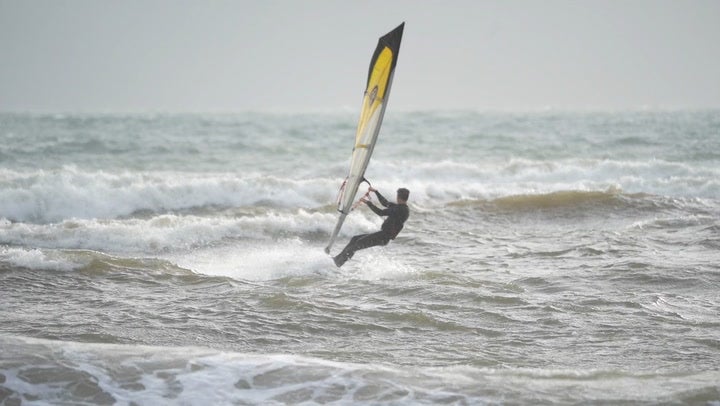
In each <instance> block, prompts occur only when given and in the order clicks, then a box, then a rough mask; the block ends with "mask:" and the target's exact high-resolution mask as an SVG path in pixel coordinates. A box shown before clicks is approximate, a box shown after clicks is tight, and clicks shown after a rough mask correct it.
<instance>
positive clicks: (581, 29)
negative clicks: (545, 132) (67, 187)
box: [0, 0, 720, 112]
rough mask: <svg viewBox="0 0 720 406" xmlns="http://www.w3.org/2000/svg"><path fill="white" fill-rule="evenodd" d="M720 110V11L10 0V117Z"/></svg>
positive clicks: (615, 4) (4, 9)
mask: <svg viewBox="0 0 720 406" xmlns="http://www.w3.org/2000/svg"><path fill="white" fill-rule="evenodd" d="M402 21H405V22H406V26H405V35H404V38H403V44H402V46H401V51H400V59H399V62H398V67H397V73H396V76H395V82H394V85H393V93H392V96H391V98H392V102H391V108H392V109H393V110H415V109H433V108H442V109H458V108H462V109H480V110H536V109H544V108H548V107H552V108H557V109H636V108H644V107H649V108H670V109H677V108H719V107H720V46H718V43H719V41H720V1H718V0H715V1H709V0H708V1H691V0H688V1H680V0H678V1H675V0H670V1H611V0H607V1H481V0H467V1H422V0H421V1H410V0H408V1H391V0H383V1H378V0H364V1H340V0H338V1H327V0H326V1H320V0H313V1H309V0H308V1H299V0H298V1H294V0H286V1H199V0H198V1H169V0H168V1H160V0H148V1H145V0H129V1H114V2H110V1H100V0H97V1H90V0H84V1H81V0H78V1H62V0H60V1H51V0H46V1H37V0H30V1H23V0H0V111H33V112H77V111H84V112H146V111H161V112H165V111H171V112H173V111H179V112H191V111H199V112H208V111H211V112H236V111H245V110H268V111H318V110H320V111H328V110H329V111H332V110H339V109H348V110H351V111H355V110H356V109H357V108H358V107H359V104H360V100H361V97H362V90H363V89H362V87H363V85H364V82H365V79H366V78H365V76H366V74H367V67H368V63H369V58H370V56H371V54H372V51H373V50H374V47H375V45H376V43H377V38H378V37H379V36H380V35H382V34H385V33H386V32H388V31H390V30H391V29H392V28H394V27H395V26H396V25H398V24H399V23H400V22H402Z"/></svg>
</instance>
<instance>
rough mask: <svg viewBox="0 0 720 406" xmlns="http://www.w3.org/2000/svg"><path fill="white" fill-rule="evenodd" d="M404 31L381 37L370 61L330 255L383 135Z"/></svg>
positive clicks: (330, 243) (329, 245)
mask: <svg viewBox="0 0 720 406" xmlns="http://www.w3.org/2000/svg"><path fill="white" fill-rule="evenodd" d="M404 28H405V23H404V22H403V23H402V24H400V25H399V26H397V28H395V29H394V30H392V31H390V32H389V33H387V34H385V35H383V36H382V37H380V39H379V40H378V44H377V47H376V48H375V52H374V53H373V56H372V59H370V69H369V71H368V78H367V84H366V86H365V95H364V96H363V102H362V109H361V110H360V120H359V122H358V126H357V132H356V133H355V146H354V147H353V151H352V157H351V158H350V172H349V173H348V176H347V178H346V179H345V182H344V183H343V186H342V187H341V190H340V196H339V197H338V211H339V212H340V217H339V218H338V221H337V224H336V225H335V229H334V230H333V233H332V236H331V237H330V242H329V243H328V245H327V247H326V248H325V252H326V253H328V254H329V253H330V248H332V246H333V244H334V243H335V239H336V238H337V235H338V233H339V232H340V229H341V228H342V225H343V222H344V221H345V217H346V216H347V215H348V214H350V211H351V210H352V206H353V202H354V201H355V195H356V194H357V190H358V187H359V186H360V183H362V182H363V180H364V176H365V170H366V169H367V167H368V164H369V163H370V157H371V156H372V153H373V149H374V148H375V142H376V141H377V137H378V133H379V132H380V126H381V125H382V121H383V116H384V115H385V108H386V107H387V103H388V98H389V96H390V87H391V85H392V81H393V76H394V74H395V65H396V64H397V59H398V54H399V53H400V41H401V40H402V34H403V29H404Z"/></svg>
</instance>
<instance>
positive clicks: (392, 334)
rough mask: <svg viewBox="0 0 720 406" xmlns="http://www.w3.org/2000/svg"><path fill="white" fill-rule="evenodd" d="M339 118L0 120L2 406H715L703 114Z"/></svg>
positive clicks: (718, 162) (719, 272) (715, 195)
mask: <svg viewBox="0 0 720 406" xmlns="http://www.w3.org/2000/svg"><path fill="white" fill-rule="evenodd" d="M391 107H392V106H391ZM357 119H358V116H357V113H355V112H352V111H344V110H342V111H335V112H318V113H297V114H291V113H277V112H276V113H258V112H254V113H253V112H247V113H237V114H165V113H148V114H11V113H4V114H0V404H2V405H6V406H10V405H285V404H304V405H313V404H333V405H344V404H357V405H444V404H449V405H486V404H487V405H505V404H507V405H530V404H554V405H555V404H568V405H570V404H596V405H597V404H640V405H644V404H653V405H654V404H667V405H681V404H682V405H685V404H689V405H714V406H718V405H720V111H717V110H704V111H654V110H637V111H619V112H564V111H553V110H547V111H537V112H517V113H512V112H478V111H417V112H396V111H393V110H392V108H390V109H389V110H388V112H387V114H386V116H385V121H384V125H383V128H382V130H381V132H380V137H379V140H378V143H377V145H376V147H375V153H374V155H373V159H372V160H371V161H370V165H369V167H368V170H367V172H366V178H367V179H368V180H369V181H370V182H371V183H372V185H373V186H374V187H375V188H377V189H378V190H379V191H380V192H381V193H382V194H383V195H384V196H386V197H388V198H390V199H391V200H392V199H394V197H395V191H396V190H397V188H400V187H405V188H408V189H409V190H410V199H409V207H410V218H409V220H408V221H407V223H406V224H405V228H404V230H403V231H402V233H401V234H400V235H399V236H398V237H397V239H395V240H394V241H392V242H390V243H389V244H388V245H386V246H383V247H374V248H369V249H367V250H363V251H359V252H358V253H356V254H355V256H354V257H353V258H352V259H351V260H350V261H348V262H347V263H346V264H345V265H344V266H343V267H342V268H337V267H336V266H335V265H334V263H333V261H332V260H331V258H330V257H329V256H328V255H327V254H325V253H324V251H323V249H324V247H325V246H326V245H327V243H328V240H329V237H330V234H331V232H332V230H333V227H334V225H335V222H336V221H337V218H338V212H337V206H336V198H337V193H338V189H339V187H340V185H341V184H342V182H343V179H344V178H345V176H346V174H347V171H348V168H349V161H350V154H351V150H352V148H353V144H354V136H355V128H356V125H357ZM365 188H366V186H365V185H363V186H361V190H360V193H358V198H359V197H360V195H362V194H363V193H364V192H365V190H364V189H365ZM376 202H377V201H376ZM381 223H382V218H380V217H378V216H377V215H375V214H374V213H373V212H371V211H370V210H369V209H368V208H367V207H365V206H359V207H358V208H357V209H355V210H354V211H353V212H352V213H351V214H350V215H349V216H348V217H347V220H346V221H345V224H344V226H343V228H342V230H341V232H340V235H339V238H338V241H337V243H336V244H335V246H334V247H333V253H337V252H339V251H340V250H341V249H342V247H343V246H344V245H345V244H346V243H347V242H348V241H349V239H350V238H351V237H352V236H353V235H356V234H360V233H369V232H374V231H376V230H378V229H379V227H380V224H381Z"/></svg>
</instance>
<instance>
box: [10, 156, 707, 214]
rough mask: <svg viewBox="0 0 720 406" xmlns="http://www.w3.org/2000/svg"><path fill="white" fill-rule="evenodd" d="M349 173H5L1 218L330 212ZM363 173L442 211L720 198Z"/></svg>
mask: <svg viewBox="0 0 720 406" xmlns="http://www.w3.org/2000/svg"><path fill="white" fill-rule="evenodd" d="M336 172H337V173H336ZM343 175H344V173H341V172H339V171H330V172H320V171H318V170H315V171H314V172H304V173H294V172H292V171H290V172H288V173H284V174H281V175H267V174H260V173H232V172H226V173H204V172H199V173H194V172H174V171H145V172H142V171H141V172H134V171H121V172H111V171H100V170H87V169H82V168H78V167H75V166H65V167H62V168H60V169H56V170H31V171H15V170H10V169H0V218H5V219H8V220H10V221H13V222H29V223H53V222H59V221H62V220H65V219H72V218H78V219H96V218H97V219H114V218H121V217H132V216H134V215H136V214H138V213H150V214H163V213H172V212H178V211H190V210H193V209H198V208H206V207H211V208H233V207H254V206H260V207H276V208H286V209H287V208H304V209H316V208H328V209H329V208H330V207H332V205H333V203H334V201H335V198H336V194H337V190H338V187H339V185H340V184H341V181H342V177H341V176H343ZM366 175H367V176H368V178H369V179H370V180H371V181H372V182H373V185H374V186H375V187H376V188H378V189H380V190H381V191H382V192H383V193H384V194H385V195H386V196H387V197H389V198H391V197H393V196H392V195H393V192H394V190H395V188H397V187H401V186H402V187H407V188H409V189H410V191H411V194H410V202H411V204H418V205H420V206H442V205H444V204H447V203H449V202H454V201H462V200H469V201H472V200H498V203H503V201H502V200H499V199H503V198H506V201H505V204H511V202H513V201H517V198H516V196H536V195H551V196H552V197H553V198H558V197H560V196H561V195H563V194H564V193H566V191H578V192H579V193H590V194H593V193H598V192H604V191H607V190H622V191H623V193H625V194H626V195H628V196H632V195H642V194H647V195H656V196H664V197H672V198H678V199H682V198H690V199H694V198H703V199H708V200H711V201H715V200H717V199H718V198H720V180H718V179H720V170H718V169H717V168H709V167H708V168H703V167H692V166H689V165H686V164H682V163H672V162H665V161H654V160H653V161H648V162H620V161H605V160H568V161H557V162H545V161H533V160H525V159H512V160H509V161H496V162H483V163H470V162H458V161H449V160H448V161H439V162H416V163H413V162H412V161H383V160H378V161H377V162H373V163H372V165H371V167H370V168H369V170H368V172H367V173H366ZM361 191H362V190H361ZM553 194H554V195H553ZM578 196H584V197H582V198H581V199H586V198H587V196H588V195H578V194H573V195H565V196H564V197H562V198H560V199H559V200H563V201H566V200H568V199H570V200H572V199H576V200H577V199H578ZM598 196H603V195H602V194H601V195H598ZM545 200H546V201H547V200H548V199H545ZM538 203H539V204H541V203H542V202H538Z"/></svg>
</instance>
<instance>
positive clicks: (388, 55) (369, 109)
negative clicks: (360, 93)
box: [355, 47, 393, 148]
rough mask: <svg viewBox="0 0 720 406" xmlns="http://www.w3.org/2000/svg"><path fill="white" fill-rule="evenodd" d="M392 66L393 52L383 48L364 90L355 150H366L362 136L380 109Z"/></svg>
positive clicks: (365, 133) (365, 143) (365, 142)
mask: <svg viewBox="0 0 720 406" xmlns="http://www.w3.org/2000/svg"><path fill="white" fill-rule="evenodd" d="M392 66H393V52H392V50H391V49H390V48H389V47H385V48H384V49H383V50H382V51H381V52H380V55H379V56H378V58H377V60H376V61H375V65H373V67H372V70H371V74H370V78H369V79H368V86H367V89H365V97H364V99H363V104H362V105H363V108H362V111H361V113H360V121H359V123H358V128H357V133H356V134H355V148H367V141H365V140H363V139H362V138H364V137H363V135H367V134H368V132H367V131H365V130H366V128H367V125H368V123H369V122H370V117H372V115H373V113H375V112H376V110H377V109H379V108H380V106H381V105H382V103H383V101H384V100H385V91H386V89H387V85H388V81H389V79H390V71H391V68H392Z"/></svg>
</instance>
